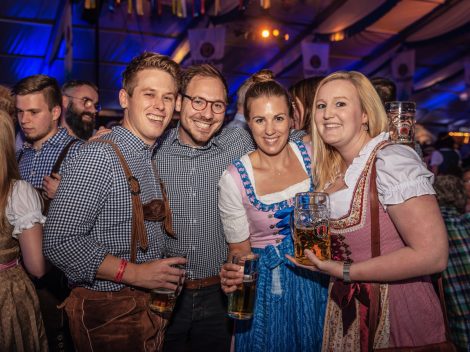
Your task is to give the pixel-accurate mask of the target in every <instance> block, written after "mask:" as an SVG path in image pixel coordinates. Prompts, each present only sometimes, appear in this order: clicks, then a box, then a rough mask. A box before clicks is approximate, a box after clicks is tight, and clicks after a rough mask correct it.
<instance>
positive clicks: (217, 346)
mask: <svg viewBox="0 0 470 352" xmlns="http://www.w3.org/2000/svg"><path fill="white" fill-rule="evenodd" d="M227 95H228V89H227V84H226V82H225V79H224V77H223V76H222V75H221V74H220V72H219V71H217V69H216V68H215V67H213V66H211V65H207V64H204V65H199V66H192V67H189V68H188V69H186V70H185V71H183V73H182V75H181V76H180V94H179V95H178V98H177V100H176V111H177V112H179V113H180V121H179V124H178V126H177V127H176V128H174V129H170V130H169V131H167V133H166V134H165V136H164V137H163V138H162V140H161V142H160V143H159V148H158V149H157V156H156V166H157V168H158V169H159V173H160V177H161V178H162V179H163V181H164V183H165V185H166V187H167V193H168V196H169V200H170V205H171V209H172V212H173V229H174V231H175V234H176V241H175V240H174V239H170V238H166V239H165V240H166V243H165V246H166V247H171V248H173V249H174V250H185V251H186V253H187V260H188V263H187V268H186V273H187V278H186V280H185V288H184V290H183V291H182V292H181V295H180V297H178V300H177V302H176V307H175V310H174V312H173V316H172V318H171V321H170V325H169V327H168V330H167V333H166V336H165V344H164V351H172V352H178V351H211V352H216V351H229V350H230V341H231V332H232V331H231V327H230V322H229V321H228V319H227V317H226V316H227V314H226V312H227V305H226V297H225V295H224V294H223V293H222V291H221V289H220V279H219V276H218V273H219V271H220V267H221V266H222V264H223V262H224V261H225V260H226V258H227V244H226V242H225V237H224V233H223V229H222V223H221V220H220V216H219V211H218V208H217V184H218V182H219V179H220V176H221V175H222V173H223V171H224V170H225V169H226V167H227V166H228V165H229V164H230V163H231V162H232V161H233V160H235V159H237V158H239V157H241V156H242V155H243V154H245V153H247V152H248V151H249V150H252V149H253V148H254V146H253V142H252V139H251V136H250V134H249V133H248V132H247V131H245V130H243V129H240V128H231V129H221V127H222V124H223V121H224V117H225V110H226V106H227V100H228V97H227Z"/></svg>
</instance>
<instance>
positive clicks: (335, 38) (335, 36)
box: [330, 32, 344, 42]
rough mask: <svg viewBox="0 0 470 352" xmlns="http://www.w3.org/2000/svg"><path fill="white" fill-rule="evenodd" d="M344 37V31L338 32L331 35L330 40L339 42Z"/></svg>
mask: <svg viewBox="0 0 470 352" xmlns="http://www.w3.org/2000/svg"><path fill="white" fill-rule="evenodd" d="M343 39H344V32H336V33H333V34H331V35H330V40H331V41H332V42H339V41H340V40H343Z"/></svg>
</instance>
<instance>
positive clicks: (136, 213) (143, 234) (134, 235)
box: [89, 139, 148, 263]
mask: <svg viewBox="0 0 470 352" xmlns="http://www.w3.org/2000/svg"><path fill="white" fill-rule="evenodd" d="M89 143H107V144H109V145H110V146H111V147H112V148H113V150H114V152H115V153H116V155H117V156H118V158H119V162H120V163H121V166H122V169H123V170H124V174H125V175H126V180H127V184H128V186H129V190H130V192H131V196H132V230H131V258H130V259H131V262H132V263H135V261H136V258H137V246H139V247H140V249H142V250H143V251H146V250H147V248H148V238H147V230H146V229H145V224H144V210H143V206H142V201H141V200H140V184H139V180H137V178H135V177H134V175H132V172H131V169H130V168H129V165H128V164H127V162H126V159H124V155H122V153H121V151H120V150H119V148H118V146H117V145H116V144H115V143H114V142H111V141H109V140H105V139H99V140H95V141H91V142H89Z"/></svg>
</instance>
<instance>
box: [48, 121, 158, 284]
mask: <svg viewBox="0 0 470 352" xmlns="http://www.w3.org/2000/svg"><path fill="white" fill-rule="evenodd" d="M102 138H103V139H106V140H111V141H113V142H115V143H116V144H117V146H118V148H119V149H120V151H121V152H122V154H123V156H124V158H125V159H126V161H127V163H128V165H129V168H130V169H131V172H132V174H133V175H134V177H136V178H137V179H138V180H139V183H140V188H141V194H140V198H141V201H142V203H143V204H146V203H148V202H150V201H151V200H153V199H156V198H157V199H161V198H162V197H161V190H160V186H159V184H158V181H157V179H156V178H155V176H154V173H153V168H152V157H153V156H154V149H155V147H154V146H152V147H149V146H147V145H146V144H145V143H144V142H143V141H142V140H141V139H139V138H137V137H136V136H135V135H133V134H132V133H131V132H130V131H129V130H127V129H125V128H123V127H115V128H113V130H112V132H111V133H110V134H107V135H105V136H103V137H102ZM98 140H99V139H98ZM131 228H132V199H131V193H130V189H129V185H128V183H127V178H126V176H125V173H124V170H123V168H122V166H121V163H120V162H119V159H118V156H117V155H116V153H115V152H114V150H113V149H112V147H111V146H110V145H108V144H106V143H98V142H91V143H86V144H84V145H83V146H82V148H81V149H80V150H79V152H78V154H77V155H76V157H75V158H74V159H73V160H72V162H71V163H70V164H69V165H68V166H67V172H66V173H65V175H64V177H63V178H62V181H61V182H60V185H59V188H58V190H57V195H56V198H55V200H54V202H52V204H51V208H50V210H49V214H48V218H47V221H46V224H45V227H44V254H45V255H46V257H47V258H49V259H50V260H51V262H52V263H53V264H55V265H56V266H57V267H59V268H60V269H61V270H63V271H64V273H65V274H66V276H67V277H68V279H69V281H70V282H71V283H73V284H74V285H79V286H83V287H86V288H89V289H92V290H98V291H116V290H120V289H121V288H123V285H121V284H116V283H114V282H111V281H104V280H97V279H96V278H95V276H96V272H97V270H98V268H99V266H100V265H101V263H102V262H103V260H104V258H105V257H106V255H108V254H111V255H114V256H116V257H118V258H124V259H127V260H130V243H131ZM145 228H146V230H147V236H148V242H149V247H148V249H147V250H146V251H145V252H144V251H142V250H141V249H140V248H139V249H138V251H137V263H143V262H147V261H150V260H154V259H157V258H160V257H161V246H160V244H161V243H162V241H163V236H164V235H163V230H162V224H161V223H160V222H152V221H145Z"/></svg>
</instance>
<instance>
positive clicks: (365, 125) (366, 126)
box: [362, 122, 369, 132]
mask: <svg viewBox="0 0 470 352" xmlns="http://www.w3.org/2000/svg"><path fill="white" fill-rule="evenodd" d="M362 129H363V130H364V131H366V132H369V124H368V123H367V122H366V123H363V124H362Z"/></svg>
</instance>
